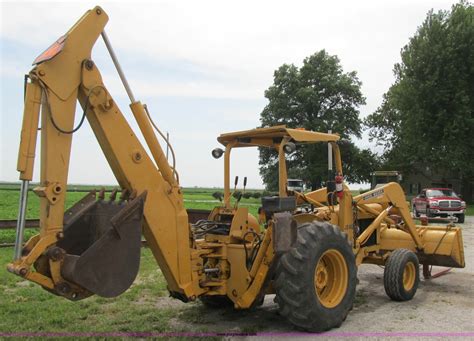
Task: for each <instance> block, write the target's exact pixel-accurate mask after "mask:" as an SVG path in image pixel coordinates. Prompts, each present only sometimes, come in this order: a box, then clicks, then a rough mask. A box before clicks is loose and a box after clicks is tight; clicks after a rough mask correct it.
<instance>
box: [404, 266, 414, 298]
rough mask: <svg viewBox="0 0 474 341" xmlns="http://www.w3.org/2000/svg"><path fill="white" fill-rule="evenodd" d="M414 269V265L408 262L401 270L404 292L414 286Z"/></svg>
mask: <svg viewBox="0 0 474 341" xmlns="http://www.w3.org/2000/svg"><path fill="white" fill-rule="evenodd" d="M415 278H416V269H415V264H413V263H412V262H408V263H407V264H406V265H405V269H403V288H404V289H405V291H410V290H411V289H412V288H413V285H414V284H415Z"/></svg>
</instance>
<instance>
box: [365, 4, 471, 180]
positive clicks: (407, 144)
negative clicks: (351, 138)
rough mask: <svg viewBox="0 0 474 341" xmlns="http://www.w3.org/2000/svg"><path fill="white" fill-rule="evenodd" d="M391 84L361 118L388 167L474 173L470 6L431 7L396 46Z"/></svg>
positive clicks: (465, 173) (421, 170)
mask: <svg viewBox="0 0 474 341" xmlns="http://www.w3.org/2000/svg"><path fill="white" fill-rule="evenodd" d="M394 75H395V83H394V84H393V85H392V86H391V87H390V89H389V90H388V91H387V93H386V94H385V95H384V98H383V102H382V104H381V106H380V107H379V108H378V109H377V110H376V111H375V112H374V113H373V114H371V115H369V116H368V117H367V119H366V120H365V124H366V125H367V126H368V127H369V128H370V138H371V139H373V140H376V141H377V143H378V144H380V145H382V146H384V148H385V152H384V155H383V157H384V159H385V162H386V164H387V165H388V167H392V168H393V166H395V167H396V168H397V169H399V170H402V171H404V172H406V173H413V172H417V173H422V174H423V173H424V172H425V171H426V170H427V167H429V168H430V169H436V170H437V172H438V173H441V174H443V173H447V172H453V171H455V172H457V173H458V175H459V176H460V177H461V178H462V179H464V180H467V179H469V178H470V179H473V176H474V162H473V160H474V139H473V138H472V137H473V131H474V8H473V6H472V4H470V3H468V2H464V1H461V2H460V3H458V4H456V5H454V6H453V7H452V8H451V10H450V11H440V12H437V13H435V12H433V11H430V12H429V13H428V14H427V17H426V19H425V21H424V22H423V24H422V25H421V26H420V27H419V28H418V30H417V32H416V33H415V35H414V36H413V37H412V38H411V39H410V41H409V42H408V44H407V45H406V46H405V47H403V49H402V51H401V62H400V63H398V64H395V66H394Z"/></svg>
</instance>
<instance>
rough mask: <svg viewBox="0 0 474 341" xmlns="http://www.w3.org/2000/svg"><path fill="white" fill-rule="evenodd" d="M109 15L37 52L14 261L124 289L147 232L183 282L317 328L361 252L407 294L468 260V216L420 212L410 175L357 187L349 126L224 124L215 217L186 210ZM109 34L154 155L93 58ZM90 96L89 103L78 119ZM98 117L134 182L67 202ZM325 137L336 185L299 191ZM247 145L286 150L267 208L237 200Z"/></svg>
mask: <svg viewBox="0 0 474 341" xmlns="http://www.w3.org/2000/svg"><path fill="white" fill-rule="evenodd" d="M107 21H108V16H107V14H106V13H105V11H104V10H103V9H101V8H100V7H95V8H93V9H91V10H89V11H88V12H86V13H85V14H84V16H83V17H82V18H81V19H80V20H79V21H78V22H77V23H76V24H75V25H74V26H73V27H72V28H71V29H70V30H69V31H68V32H67V33H66V34H65V35H64V36H62V37H61V38H60V39H58V41H56V42H55V43H54V44H53V45H52V46H51V47H49V48H48V49H47V50H46V51H45V52H44V53H42V54H41V55H40V56H39V57H38V58H37V59H36V60H35V61H34V67H33V69H32V70H31V71H30V73H29V75H28V81H27V84H26V94H25V106H24V114H23V126H22V131H21V144H20V149H19V157H18V165H17V169H18V171H19V172H20V179H21V180H22V187H21V200H20V209H19V217H18V226H17V239H16V247H15V257H14V260H13V262H12V263H10V264H9V265H8V267H7V268H8V271H10V272H11V273H14V274H16V275H19V276H21V277H23V278H25V279H27V280H30V281H33V282H35V283H37V284H39V285H41V286H42V287H43V288H44V289H46V290H48V291H50V292H52V293H54V294H56V295H59V296H63V297H65V298H67V299H70V300H80V299H84V298H87V297H88V296H91V295H93V294H96V295H99V296H102V297H114V296H117V295H120V294H121V293H123V292H124V291H125V290H127V289H128V288H129V287H130V285H131V284H132V283H133V281H134V279H135V277H136V274H137V271H138V268H139V262H140V247H141V237H142V235H144V237H145V239H146V241H147V243H148V246H149V247H150V249H151V250H152V252H153V255H154V257H155V258H156V261H157V263H158V265H159V267H160V269H161V271H162V273H163V275H164V277H165V279H166V281H167V284H168V290H169V292H170V294H171V296H173V297H175V298H178V299H180V300H182V301H184V302H188V301H195V300H197V299H200V300H202V302H203V303H204V304H206V305H208V306H222V305H227V304H230V305H232V306H233V307H234V308H236V309H247V308H250V307H252V306H255V305H258V304H260V303H261V302H262V300H263V297H264V296H265V295H266V294H276V296H275V300H276V302H277V303H278V304H279V307H280V312H281V314H282V315H284V316H286V317H287V318H288V319H289V321H291V322H292V323H293V324H294V325H296V326H298V327H300V328H304V329H306V330H309V331H316V332H317V331H323V330H327V329H330V328H332V327H336V326H339V325H340V324H341V323H342V322H343V320H344V319H345V317H346V316H347V314H348V312H349V310H350V309H351V307H352V305H353V301H354V296H355V289H356V281H357V278H356V276H357V267H358V266H359V265H360V264H362V263H375V264H381V265H385V275H384V284H385V289H386V291H387V294H388V295H389V296H390V297H391V298H392V299H394V300H402V301H403V300H409V299H411V298H412V297H413V295H414V294H415V291H416V289H417V285H418V281H419V271H418V270H419V264H432V265H443V266H450V267H464V255H463V244H462V236H461V230H460V229H459V228H458V227H455V226H452V225H448V226H439V227H433V226H429V227H427V226H416V225H415V224H414V222H413V220H412V218H411V217H410V214H409V211H408V206H407V203H406V199H405V196H404V194H403V191H402V190H401V188H400V186H399V185H398V184H396V183H390V184H387V185H385V186H383V187H380V188H377V189H375V190H372V191H370V192H367V193H364V194H362V195H359V196H356V197H352V195H351V192H350V191H349V189H348V187H347V186H346V185H345V184H344V181H343V174H342V164H341V157H340V152H339V148H338V144H337V141H338V140H339V136H338V135H336V134H325V133H317V132H311V131H305V130H300V129H290V128H287V127H285V126H276V127H269V128H260V129H253V130H248V131H241V132H235V133H228V134H222V135H220V136H219V137H218V141H219V142H220V143H221V144H222V145H223V146H224V149H220V148H216V149H215V150H213V151H212V155H213V156H214V157H216V158H218V157H220V156H222V155H224V172H225V177H224V179H225V183H224V198H223V204H222V205H218V206H217V207H215V208H214V209H213V210H212V211H210V212H207V213H206V214H205V215H204V217H203V214H202V212H199V211H196V210H186V209H185V208H184V205H183V194H182V190H181V188H180V186H179V177H178V172H177V169H176V166H175V163H174V162H173V165H170V164H169V163H168V161H167V159H166V157H165V155H164V153H163V150H162V148H161V146H160V144H159V142H158V140H157V137H156V135H155V132H154V130H153V129H154V128H155V129H156V130H157V131H159V129H158V128H157V127H156V125H155V124H154V123H153V121H152V120H151V116H150V115H149V113H148V110H147V108H146V106H145V105H143V104H142V103H140V102H139V101H137V100H135V97H134V95H133V93H132V91H131V90H130V87H129V86H128V83H127V81H126V79H125V76H124V73H123V71H122V69H121V67H120V65H119V63H118V61H117V57H116V56H115V53H114V51H113V49H112V46H111V44H110V41H109V39H108V37H107V35H106V33H105V31H104V27H105V25H106V23H107ZM99 36H102V38H103V40H104V42H105V45H106V47H107V49H108V51H109V52H110V55H111V57H112V60H113V62H114V64H115V66H116V68H117V71H118V73H119V76H120V78H121V79H122V81H123V84H124V86H125V89H126V91H127V93H128V95H129V97H130V101H131V104H130V108H131V111H132V113H133V115H134V118H135V120H136V122H137V123H138V127H139V129H140V131H141V134H142V135H143V137H144V139H145V141H146V145H147V147H148V149H149V151H150V153H151V156H150V155H149V154H148V153H147V151H146V150H145V148H144V146H143V145H142V144H141V143H140V142H139V140H138V138H137V136H136V134H135V132H134V131H132V129H131V128H130V126H129V124H128V122H127V121H126V120H125V118H124V116H123V114H122V112H121V111H120V109H119V108H118V107H117V105H116V102H115V101H114V100H113V98H112V96H111V95H110V93H109V92H108V91H107V89H106V87H105V85H104V83H103V81H102V78H101V75H100V73H99V70H98V69H97V66H96V65H95V63H94V62H93V61H92V60H91V50H92V47H93V45H94V44H95V42H96V40H97V39H98V37H99ZM77 101H79V103H80V105H81V107H82V109H83V116H82V117H81V120H80V123H79V125H78V126H77V127H74V116H75V108H76V103H77ZM40 109H41V115H40ZM85 118H87V120H88V122H89V123H90V126H91V128H92V130H93V132H94V134H95V136H96V138H97V141H98V142H99V145H100V147H101V149H102V150H103V152H104V155H105V157H106V159H107V161H108V163H109V166H110V167H111V169H112V171H113V173H114V175H115V177H116V179H117V181H118V183H119V185H120V186H121V188H122V192H121V196H120V198H119V199H118V198H116V195H117V193H112V194H111V196H110V199H106V198H105V197H104V193H103V192H99V193H95V192H92V193H90V194H88V195H87V196H85V197H84V198H83V199H82V200H80V201H79V202H78V203H76V204H75V205H74V206H73V207H72V208H70V209H69V210H67V211H66V212H65V213H64V204H65V197H66V188H67V177H68V166H69V160H70V151H71V142H72V135H73V133H74V132H75V131H77V129H78V128H79V127H80V125H81V124H82V122H83V121H84V119H85ZM38 125H39V126H40V127H41V130H40V131H41V174H40V177H41V178H40V185H39V186H38V187H36V188H35V189H34V192H35V194H36V195H38V196H39V198H40V232H39V234H38V235H36V236H34V237H32V238H31V239H30V240H28V241H27V242H26V244H25V245H23V244H22V240H23V229H24V222H25V212H26V199H27V193H28V184H29V181H31V180H32V174H33V164H34V161H35V148H36V140H37V132H38ZM162 136H163V135H162ZM165 141H166V139H165ZM166 142H167V143H168V141H166ZM316 142H319V143H328V144H330V145H331V146H332V154H331V155H332V156H333V158H334V165H335V174H336V176H335V178H334V186H328V187H326V188H323V189H320V190H318V191H315V192H312V193H308V194H303V193H297V192H290V191H288V190H287V188H286V184H287V173H286V172H287V170H286V163H285V155H286V154H288V153H292V152H293V151H294V150H295V148H297V146H298V145H299V144H303V143H316ZM241 147H263V148H272V149H274V150H276V151H277V152H278V155H279V158H278V160H279V195H278V196H273V197H264V198H263V199H262V207H261V209H260V210H259V215H258V217H254V216H252V215H251V214H249V212H248V209H247V208H246V207H239V205H238V202H239V200H238V199H239V198H237V200H234V202H231V198H232V193H231V184H230V182H231V180H230V155H231V151H232V150H233V149H235V148H241ZM245 183H246V181H245V180H244V186H245ZM234 187H235V186H234ZM234 189H235V188H234ZM299 204H306V206H310V207H311V208H310V209H307V210H304V209H300V208H298V205H299Z"/></svg>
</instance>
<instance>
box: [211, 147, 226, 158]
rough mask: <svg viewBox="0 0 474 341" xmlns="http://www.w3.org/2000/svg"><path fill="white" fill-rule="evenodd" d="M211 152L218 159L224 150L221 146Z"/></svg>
mask: <svg viewBox="0 0 474 341" xmlns="http://www.w3.org/2000/svg"><path fill="white" fill-rule="evenodd" d="M211 154H212V157H213V158H214V159H218V158H220V157H221V156H222V154H224V151H223V150H222V149H221V148H214V149H213V150H212V152H211Z"/></svg>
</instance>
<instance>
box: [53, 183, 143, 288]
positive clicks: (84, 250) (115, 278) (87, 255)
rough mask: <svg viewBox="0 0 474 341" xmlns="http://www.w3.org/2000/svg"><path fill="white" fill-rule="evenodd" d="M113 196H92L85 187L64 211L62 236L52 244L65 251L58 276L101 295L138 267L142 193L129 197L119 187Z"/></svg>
mask: <svg viewBox="0 0 474 341" xmlns="http://www.w3.org/2000/svg"><path fill="white" fill-rule="evenodd" d="M115 195H116V192H113V193H112V194H111V200H108V201H106V200H104V195H103V192H101V193H100V194H99V199H98V200H96V198H95V192H91V193H89V194H88V195H87V196H86V197H84V198H83V199H82V200H80V201H79V202H77V203H76V204H75V205H74V206H73V207H71V208H70V209H69V210H68V211H66V213H65V217H64V237H63V238H62V239H61V240H60V241H58V243H57V245H56V246H57V247H59V248H60V249H62V250H64V252H65V255H64V258H63V263H62V266H61V276H62V277H63V278H64V279H66V280H67V281H70V282H71V283H74V284H76V285H78V286H80V287H82V288H84V289H86V290H87V291H89V292H91V293H93V294H97V295H99V296H102V297H115V296H118V295H120V294H121V293H123V292H124V291H125V290H127V289H128V288H129V287H130V286H131V285H132V283H133V281H134V280H135V278H136V276H137V273H138V269H139V266H140V248H141V235H142V223H143V209H144V204H145V199H146V192H143V193H142V194H141V195H140V196H138V197H136V198H133V195H132V196H129V197H128V199H129V200H126V199H127V196H128V195H127V193H126V192H124V193H122V197H121V198H120V200H119V201H115ZM81 296H83V297H86V295H81Z"/></svg>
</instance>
